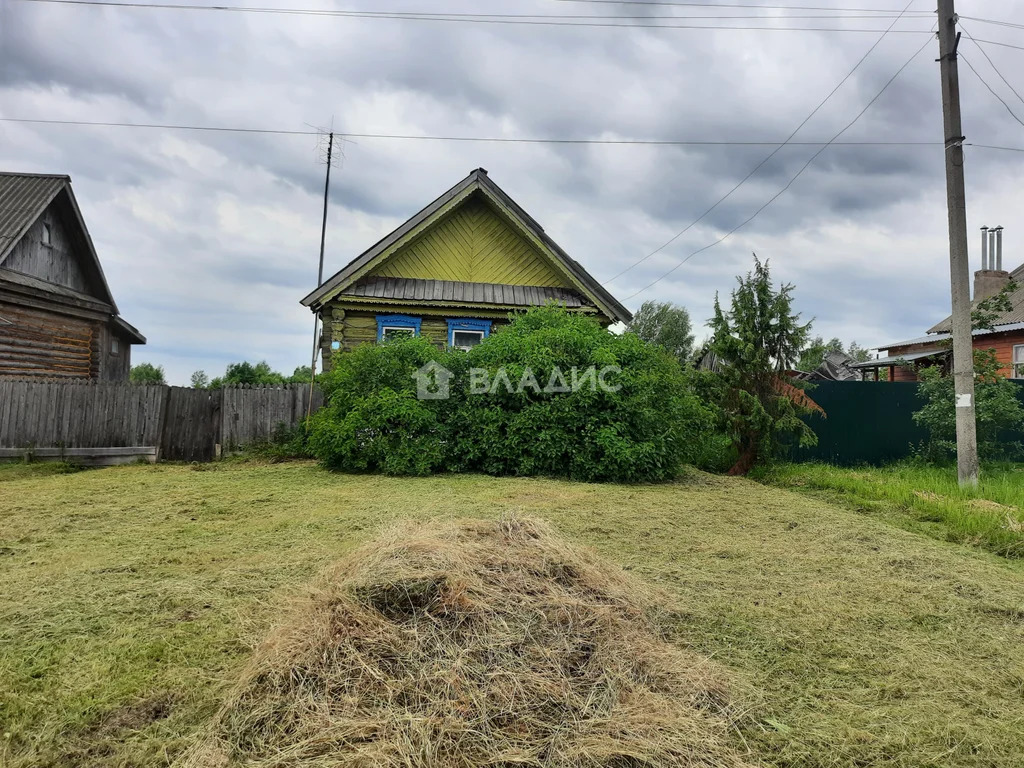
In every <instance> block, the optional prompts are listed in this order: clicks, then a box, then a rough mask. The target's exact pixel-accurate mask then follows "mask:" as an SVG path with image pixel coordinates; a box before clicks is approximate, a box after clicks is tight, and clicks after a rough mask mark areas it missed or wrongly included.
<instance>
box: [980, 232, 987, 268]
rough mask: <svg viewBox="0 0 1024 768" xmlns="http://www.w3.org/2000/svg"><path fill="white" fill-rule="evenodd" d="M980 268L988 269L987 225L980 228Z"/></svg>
mask: <svg viewBox="0 0 1024 768" xmlns="http://www.w3.org/2000/svg"><path fill="white" fill-rule="evenodd" d="M981 268H982V269H988V227H982V228H981Z"/></svg>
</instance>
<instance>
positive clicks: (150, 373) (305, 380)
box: [128, 360, 313, 389]
mask: <svg viewBox="0 0 1024 768" xmlns="http://www.w3.org/2000/svg"><path fill="white" fill-rule="evenodd" d="M312 378H313V372H312V369H311V368H310V367H309V366H308V365H300V366H299V367H298V368H296V369H295V370H294V371H293V372H292V375H291V376H285V375H284V374H283V373H280V372H279V371H275V370H274V369H273V368H271V367H270V363H268V362H267V361H266V360H262V361H260V362H258V363H249V362H241V363H231V364H230V365H229V366H228V367H227V368H226V369H225V371H224V375H223V376H217V377H214V378H212V379H211V378H210V377H209V376H208V375H207V373H206V371H202V370H199V371H195V372H194V373H193V374H192V376H191V378H190V384H191V386H192V387H194V388H195V389H220V388H221V387H227V386H237V385H240V384H245V385H248V386H254V385H255V386H261V385H262V386H273V385H277V384H309V382H310V380H311V379H312ZM128 380H129V381H131V382H132V383H133V384H166V383H167V379H166V376H165V375H164V367H163V366H162V365H153V364H152V363H139V364H138V365H133V366H132V369H131V373H130V374H129V377H128Z"/></svg>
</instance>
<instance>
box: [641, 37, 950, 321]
mask: <svg viewBox="0 0 1024 768" xmlns="http://www.w3.org/2000/svg"><path fill="white" fill-rule="evenodd" d="M930 43H931V40H925V42H924V45H922V46H921V47H920V48H918V49H917V50H916V51H914V54H913V55H912V56H911V57H910V58H909V59H907V60H906V62H905V63H904V64H903V66H901V67H900V68H899V69H898V70H896V74H894V75H893V76H892V77H890V78H889V80H888V81H887V82H886V84H885V85H883V86H882V90H880V91H879V92H878V93H876V94H875V95H874V97H873V98H872V99H871V101H869V102H868V103H867V104H866V105H865V106H864V108H863V109H862V110H861V111H860V112H858V113H857V116H856V117H854V118H853V120H851V121H850V122H849V123H847V124H846V126H845V127H844V128H843V129H842V130H840V131H839V132H838V133H837V134H836V135H835V136H834V137H833V141H831V142H829V143H828V144H826V145H825V146H823V147H822V148H821V149H819V150H818V151H817V152H815V153H814V154H813V155H811V157H810V159H809V160H808V161H807V162H806V163H804V164H803V166H802V167H801V168H800V170H799V171H797V172H796V175H794V176H793V178H791V179H790V180H789V181H788V182H787V183H786V186H784V187H783V188H782V189H780V190H779V191H778V192H776V193H775V194H774V195H773V196H772V197H771V198H770V199H769V200H768V202H766V203H765V204H764V205H762V206H761V207H760V208H758V209H757V210H756V211H754V213H753V214H751V215H750V216H749V217H748V218H746V219H745V220H744V221H742V222H741V223H740V224H738V225H737V226H735V227H733V228H732V229H730V230H729V231H728V232H726V233H725V234H724V235H722V236H721V237H720V238H718V239H717V240H716V241H715V242H713V243H711V244H710V245H705V246H704V247H703V248H699V249H697V250H696V251H694V252H693V253H691V254H690V255H689V256H687V257H686V258H685V259H683V260H682V261H680V262H679V263H678V264H676V265H675V266H674V267H672V269H670V270H669V271H668V272H666V273H665V274H663V275H662V276H661V277H658V278H657V279H655V280H653V281H651V282H650V283H648V284H647V285H645V286H644V287H643V288H641V289H640V290H639V291H636V292H634V293H631V294H630V295H629V296H627V297H626V299H625V301H629V300H630V299H632V298H634V297H636V296H639V295H640V294H641V293H643V292H644V291H646V290H648V289H649V288H652V287H653V286H655V285H657V284H658V283H660V282H661V281H662V280H664V279H665V278H666V277H668V276H669V275H671V274H672V273H673V272H675V271H676V270H677V269H679V268H680V267H681V266H683V265H684V264H685V263H686V262H688V261H689V260H690V259H692V258H693V257H694V256H696V255H697V254H699V253H703V252H704V251H707V250H709V249H711V248H714V247H715V246H716V245H718V244H719V243H722V242H724V241H725V240H727V239H728V238H729V237H731V236H732V235H733V234H735V233H736V232H738V231H739V230H740V229H742V228H743V227H745V226H746V225H747V224H749V223H750V222H752V221H753V220H754V219H756V218H757V217H758V216H759V215H760V214H761V212H762V211H764V210H765V209H766V208H767V207H768V206H770V205H771V204H772V203H774V202H775V201H776V200H778V199H779V198H780V197H782V195H783V194H784V193H785V192H786V190H788V189H789V188H790V187H791V186H793V183H794V182H795V181H796V180H797V179H798V178H800V176H801V175H802V174H803V172H804V171H806V170H807V169H808V168H809V167H810V165H811V163H813V162H814V161H815V160H816V159H817V158H818V156H819V155H821V153H822V152H824V151H825V150H826V149H828V148H829V147H830V146H832V145H833V144H835V143H836V142H835V139H838V138H839V137H840V136H842V135H843V134H844V133H846V132H847V131H848V130H849V129H850V128H852V127H853V125H854V123H856V122H857V121H858V120H860V118H861V117H862V116H863V115H864V113H865V112H867V111H868V109H870V108H871V105H872V104H874V103H875V102H876V101H878V99H879V98H881V96H882V94H883V93H885V92H886V90H887V89H888V88H889V86H890V85H892V84H893V82H894V81H895V80H896V78H897V77H899V76H900V75H901V74H902V73H903V70H905V69H906V68H907V67H908V66H910V62H912V61H913V60H914V59H916V58H917V56H918V55H919V54H920V53H921V51H923V50H924V49H925V47H927V46H928V45H929V44H930Z"/></svg>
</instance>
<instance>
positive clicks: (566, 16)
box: [21, 0, 896, 26]
mask: <svg viewBox="0 0 1024 768" xmlns="http://www.w3.org/2000/svg"><path fill="white" fill-rule="evenodd" d="M21 2H28V3H48V4H51V5H83V6H99V7H109V8H117V7H124V8H151V9H156V10H187V11H235V12H240V13H271V14H294V15H302V16H340V17H346V16H354V17H356V18H361V17H367V18H387V19H426V20H431V21H433V20H438V19H441V18H443V19H446V20H456V19H465V20H467V21H473V20H477V19H480V20H486V19H513V20H514V19H536V20H543V19H559V20H574V19H578V20H581V21H590V20H597V21H601V20H604V21H658V20H669V21H671V20H695V21H702V20H710V21H718V20H726V21H728V20H741V21H742V20H747V19H763V20H766V21H778V20H780V19H826V20H834V19H877V20H885V19H889V18H893V17H894V16H895V15H896V14H867V13H865V12H862V11H852V12H850V13H840V14H837V13H830V14H823V13H810V14H809V13H797V14H787V15H785V16H775V15H770V14H745V13H732V14H728V15H713V16H712V15H708V14H700V15H679V14H671V15H658V14H639V15H624V14H614V15H609V14H600V15H598V14H578V13H459V12H449V11H435V12H423V11H416V12H412V11H358V10H337V9H319V8H266V7H258V6H207V5H195V4H186V3H159V2H152V3H150V2H117V1H114V0H21ZM709 5H710V4H709ZM715 7H721V6H715ZM759 7H764V8H769V6H759ZM645 26H646V25H645Z"/></svg>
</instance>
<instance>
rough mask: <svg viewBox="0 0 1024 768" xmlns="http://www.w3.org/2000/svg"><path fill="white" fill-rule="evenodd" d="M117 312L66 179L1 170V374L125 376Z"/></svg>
mask: <svg viewBox="0 0 1024 768" xmlns="http://www.w3.org/2000/svg"><path fill="white" fill-rule="evenodd" d="M145 343H146V339H145V338H144V337H143V336H142V335H141V334H140V333H139V332H138V331H137V330H136V329H135V328H133V327H132V326H130V325H129V324H128V323H126V322H125V321H124V320H122V319H121V317H120V315H119V314H118V311H117V305H116V304H115V303H114V297H113V296H112V295H111V293H110V288H109V287H108V286H107V281H106V279H105V278H104V276H103V269H102V268H101V267H100V261H99V257H98V256H97V255H96V249H95V248H94V247H93V243H92V239H91V238H90V237H89V231H88V230H87V229H86V227H85V222H84V221H83V219H82V213H81V211H79V209H78V203H77V202H76V201H75V195H74V193H73V192H72V191H71V179H70V178H69V177H67V176H51V175H41V174H29V173H2V172H0V376H19V377H20V376H40V377H47V378H51V377H60V378H91V379H99V380H103V381H125V380H127V379H128V373H129V370H130V368H131V347H132V345H133V344H145Z"/></svg>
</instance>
